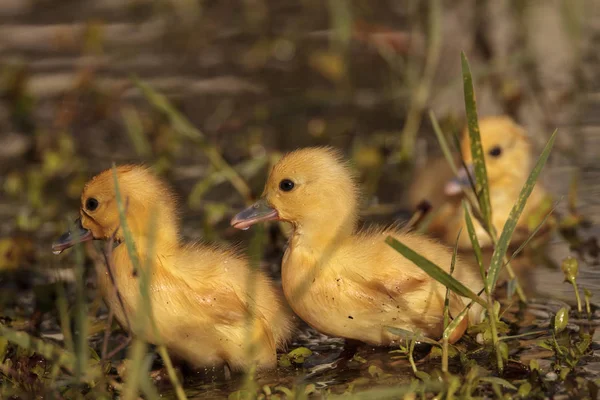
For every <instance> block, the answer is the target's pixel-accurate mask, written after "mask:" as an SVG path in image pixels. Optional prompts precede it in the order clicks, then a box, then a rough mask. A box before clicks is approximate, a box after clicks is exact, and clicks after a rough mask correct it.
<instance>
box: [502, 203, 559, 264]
mask: <svg viewBox="0 0 600 400" xmlns="http://www.w3.org/2000/svg"><path fill="white" fill-rule="evenodd" d="M558 203H560V200H559V201H557V202H555V203H554V205H553V206H552V208H551V209H550V211H549V212H548V213H547V214H546V215H545V216H544V218H543V219H542V221H541V222H540V223H539V224H538V226H536V227H535V229H534V230H533V231H532V232H531V234H530V235H529V237H527V239H526V240H525V241H524V242H523V243H521V245H520V246H519V247H518V248H517V249H516V250H515V251H514V252H513V253H512V255H511V256H510V258H509V259H508V261H506V262H504V265H506V264H508V263H510V262H511V261H512V260H514V259H515V257H517V256H518V255H519V254H520V253H521V252H522V251H523V249H524V248H525V247H527V245H528V244H529V242H530V241H531V240H532V239H533V238H534V237H535V235H536V234H537V233H538V232H539V231H540V229H542V227H544V225H546V221H548V218H550V216H551V215H552V214H553V213H554V210H556V207H558Z"/></svg>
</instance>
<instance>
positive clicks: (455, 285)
mask: <svg viewBox="0 0 600 400" xmlns="http://www.w3.org/2000/svg"><path fill="white" fill-rule="evenodd" d="M385 242H386V243H387V244H389V245H390V246H392V248H393V249H394V250H396V251H397V252H398V253H400V254H402V255H403V256H404V257H406V258H407V259H409V260H410V261H412V262H413V263H414V264H415V265H416V266H417V267H419V268H421V269H422V270H423V271H425V272H426V273H427V274H428V275H429V276H431V277H432V278H433V279H435V280H436V281H438V282H440V283H441V284H442V285H444V286H446V287H447V288H449V289H450V290H452V291H453V292H454V293H456V294H458V295H460V296H463V297H468V298H470V299H471V300H474V301H476V302H477V303H479V304H481V305H482V306H484V307H485V306H486V303H485V302H484V301H483V299H482V298H480V297H479V296H477V295H476V294H475V293H474V292H473V291H472V290H471V289H469V288H468V287H466V286H465V285H463V284H462V283H461V282H459V281H458V280H456V279H455V278H453V277H452V276H451V275H449V274H448V273H447V272H446V271H444V270H443V269H441V268H440V267H438V266H437V265H435V264H434V263H432V262H431V261H429V260H428V259H426V258H425V257H423V256H422V255H420V254H418V253H416V252H414V251H413V250H411V249H410V248H408V247H407V246H405V245H404V244H402V243H400V242H399V241H398V240H396V239H394V238H393V237H391V236H388V237H387V238H386V239H385Z"/></svg>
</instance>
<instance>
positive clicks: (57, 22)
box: [0, 0, 600, 257]
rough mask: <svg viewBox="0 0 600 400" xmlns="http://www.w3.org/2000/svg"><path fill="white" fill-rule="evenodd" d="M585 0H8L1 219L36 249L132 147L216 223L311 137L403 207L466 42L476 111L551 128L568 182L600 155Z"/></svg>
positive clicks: (457, 114)
mask: <svg viewBox="0 0 600 400" xmlns="http://www.w3.org/2000/svg"><path fill="white" fill-rule="evenodd" d="M598 17H600V8H599V7H598V5H597V4H595V2H593V1H591V0H588V1H586V0H554V1H546V0H543V1H526V0H521V1H472V0H461V1H440V0H436V1H417V0H412V1H378V2H372V1H352V2H349V1H344V0H328V1H320V0H319V1H315V0H303V1H287V0H279V1H264V0H245V1H239V2H217V1H195V0H164V1H163V0H148V1H146V0H130V1H121V0H95V1H79V0H78V1H68V0H3V1H2V2H1V4H0V62H1V64H0V66H1V71H0V72H1V76H0V79H1V80H0V93H1V101H0V132H1V135H0V170H1V179H2V180H1V182H0V186H1V189H2V194H1V200H0V214H1V215H2V217H1V221H2V223H1V224H0V233H1V235H2V236H10V235H13V234H15V233H16V232H21V233H24V232H26V233H33V235H34V236H35V237H36V240H35V241H34V244H35V245H36V246H38V245H39V246H40V249H44V252H43V253H41V254H40V256H42V257H46V256H48V257H49V255H48V253H49V252H48V251H46V250H47V249H48V246H49V243H50V239H49V237H51V236H52V235H54V234H55V233H56V232H58V231H60V230H61V229H64V228H65V227H66V222H65V221H67V220H68V219H71V218H72V217H73V216H74V215H75V213H76V212H77V208H78V196H79V194H80V192H81V189H82V185H83V184H84V183H85V181H86V180H87V179H88V178H89V177H91V176H92V175H93V174H95V173H97V172H99V171H101V170H103V169H106V168H108V167H110V166H111V164H112V163H113V162H115V163H117V164H119V163H126V162H144V163H147V164H149V165H152V166H154V167H155V168H156V169H157V170H158V171H159V172H160V173H161V174H163V175H164V176H165V177H167V179H168V180H169V181H170V182H171V183H172V184H173V185H174V186H175V187H176V189H177V191H178V193H179V194H180V197H181V200H182V205H184V210H183V213H184V214H183V216H184V222H185V227H186V229H189V230H186V232H187V233H188V234H189V235H194V236H198V233H199V232H202V233H203V234H204V236H205V237H208V238H209V239H216V240H218V239H219V237H220V236H222V235H223V232H222V230H221V232H220V233H216V232H215V231H214V229H213V228H214V226H215V224H217V223H219V222H221V221H223V220H224V221H225V222H227V220H228V218H229V217H230V216H231V214H232V211H233V210H232V207H233V208H235V207H240V206H242V205H243V204H244V202H247V201H249V200H250V199H251V198H252V197H253V196H257V195H259V194H260V191H261V190H262V185H263V182H264V178H265V174H266V171H268V166H269V165H270V163H271V162H272V161H273V156H274V157H275V158H276V156H277V154H278V153H280V152H285V151H288V150H291V149H295V148H297V147H301V146H308V145H333V146H337V147H340V148H342V149H343V150H344V151H345V152H346V154H347V155H348V156H350V157H352V158H353V162H354V164H355V165H356V167H357V168H358V169H359V171H361V174H362V175H361V177H362V180H363V183H364V186H363V187H364V188H365V190H366V192H367V193H366V196H365V199H366V202H367V205H369V204H370V205H377V204H380V205H381V204H383V205H386V204H387V205H398V206H401V205H402V202H403V199H404V196H403V195H404V190H403V189H404V188H405V187H406V182H407V179H409V177H410V173H411V170H412V168H415V167H417V168H418V167H419V166H420V165H422V163H423V162H424V160H426V159H427V157H429V156H431V155H432V154H437V153H439V151H438V147H439V146H438V144H437V142H436V141H435V139H434V135H433V134H432V132H431V125H430V120H429V116H428V112H429V110H431V111H433V112H434V113H435V115H436V116H437V118H438V119H439V120H440V121H441V122H442V128H443V130H444V132H445V133H447V134H453V133H457V132H459V131H461V130H462V129H463V127H464V103H463V94H462V79H461V75H460V73H461V65H460V52H461V51H464V52H465V53H466V55H467V57H468V58H469V61H470V63H471V69H472V71H473V74H474V76H475V90H476V96H477V100H478V108H479V114H480V115H481V116H485V115H495V114H509V115H511V116H513V117H514V118H515V119H516V120H517V121H518V122H520V123H521V124H523V125H524V126H525V127H526V128H527V130H528V132H529V134H530V135H531V137H532V138H533V141H534V143H535V145H536V147H535V152H536V153H539V150H540V149H541V147H542V146H543V144H544V143H545V141H546V139H547V138H548V136H549V135H550V134H551V133H552V131H553V130H554V129H555V128H559V131H560V134H559V137H558V143H557V147H556V150H555V151H554V153H553V155H552V159H551V166H553V167H555V168H556V169H558V172H557V173H559V178H556V177H554V178H553V179H551V180H552V184H551V186H554V187H556V188H557V191H558V192H561V191H564V189H565V184H568V181H569V176H571V175H569V174H570V173H572V172H573V168H576V169H577V170H578V171H580V172H581V173H582V174H583V176H582V179H583V180H584V182H587V181H586V178H587V177H588V175H591V176H594V172H597V169H598V163H597V158H598V154H599V153H598V148H599V144H600V142H599V140H600V119H599V117H598V110H600V108H599V107H600V92H598V90H600V88H599V86H598V82H599V75H600V69H599V67H600V60H599V57H600V52H598V50H597V49H598V44H599V41H600V31H599V29H598V28H599V27H600V19H599V18H598ZM133 77H137V78H139V79H140V80H142V81H143V82H144V83H145V84H147V85H149V86H150V87H151V88H153V89H154V90H155V91H157V92H158V93H157V94H155V95H154V97H153V95H152V94H149V93H147V92H146V93H145V92H144V91H142V90H140V88H139V87H138V86H136V85H135V83H134V82H133V81H132V78H133ZM160 95H164V96H166V98H167V99H168V101H169V102H170V105H168V104H166V103H165V99H162V98H157V97H156V96H160ZM179 113H180V114H179ZM184 120H186V121H184ZM187 120H189V124H188V122H187ZM182 121H183V122H182ZM214 153H218V154H219V155H220V156H215V155H214ZM215 158H218V159H219V160H216V161H215ZM211 160H212V162H211ZM224 167H225V168H228V167H232V168H234V169H235V170H236V171H237V173H238V174H239V175H240V176H241V178H242V180H243V181H244V182H238V184H237V185H236V184H235V182H233V185H232V184H231V182H230V179H228V178H227V176H229V175H228V174H227V173H225V174H223V168H224ZM558 167H560V168H558ZM565 168H566V169H567V170H568V171H569V172H568V173H567V172H565ZM562 173H566V174H567V175H562ZM545 179H546V180H547V179H548V178H547V177H546V178H545ZM581 186H587V185H581ZM587 190H589V191H592V190H593V188H588V189H587ZM594 197H596V196H591V195H590V198H594ZM584 203H585V201H584ZM584 205H585V204H584ZM393 208H394V206H391V207H387V208H386V207H383V208H381V209H380V210H392V209H393ZM374 213H375V214H377V212H376V211H375V212H374ZM224 226H226V224H225V225H224Z"/></svg>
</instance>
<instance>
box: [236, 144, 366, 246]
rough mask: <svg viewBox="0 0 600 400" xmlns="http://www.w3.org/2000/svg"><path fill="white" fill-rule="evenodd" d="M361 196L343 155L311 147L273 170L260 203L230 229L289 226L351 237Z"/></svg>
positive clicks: (292, 153)
mask: <svg viewBox="0 0 600 400" xmlns="http://www.w3.org/2000/svg"><path fill="white" fill-rule="evenodd" d="M357 204H358V191H357V186H356V184H355V182H354V177H353V174H352V173H351V171H350V169H349V168H348V166H347V165H346V163H345V162H343V160H342V156H341V154H340V153H339V152H338V151H336V150H334V149H332V148H329V147H312V148H305V149H300V150H296V151H293V152H291V153H289V154H287V155H285V156H284V157H283V158H282V159H281V160H280V161H279V162H278V163H277V164H276V165H275V166H274V167H273V169H272V170H271V173H270V175H269V178H268V180H267V183H266V185H265V189H264V192H263V195H262V198H261V199H260V200H259V201H258V202H256V203H255V204H253V205H252V206H250V207H249V208H247V209H246V210H244V211H242V212H240V213H239V214H237V215H236V216H235V217H234V218H233V219H232V220H231V225H232V226H234V227H236V228H239V229H247V228H248V227H250V226H251V225H253V224H255V223H257V222H260V221H266V220H281V221H287V222H290V223H291V224H292V225H293V226H294V229H295V231H297V232H298V231H299V232H302V231H306V232H307V231H325V230H328V231H335V232H337V234H338V235H339V234H346V233H347V234H350V233H352V231H353V230H354V228H355V225H356V208H357Z"/></svg>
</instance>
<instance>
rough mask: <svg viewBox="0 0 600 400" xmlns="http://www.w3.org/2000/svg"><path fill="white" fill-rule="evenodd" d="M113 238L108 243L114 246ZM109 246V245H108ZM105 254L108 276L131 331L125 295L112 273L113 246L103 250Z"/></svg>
mask: <svg viewBox="0 0 600 400" xmlns="http://www.w3.org/2000/svg"><path fill="white" fill-rule="evenodd" d="M112 243H113V240H112V238H111V239H110V240H109V241H108V244H110V246H111V247H112ZM107 247H108V246H107ZM102 254H103V255H104V261H105V262H106V270H107V271H108V277H109V278H110V281H111V283H112V285H113V290H114V292H115V294H116V295H117V300H118V301H119V306H120V307H121V309H122V310H123V316H124V317H125V322H126V323H127V330H128V331H131V324H130V323H129V317H127V312H126V311H125V303H124V302H123V297H121V292H119V288H118V287H117V282H116V281H115V276H114V275H113V273H112V263H111V262H110V256H111V255H112V248H110V249H105V251H103V252H102Z"/></svg>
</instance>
